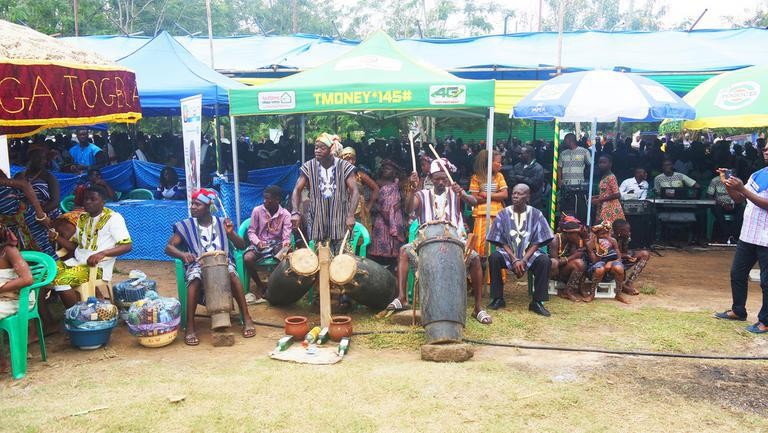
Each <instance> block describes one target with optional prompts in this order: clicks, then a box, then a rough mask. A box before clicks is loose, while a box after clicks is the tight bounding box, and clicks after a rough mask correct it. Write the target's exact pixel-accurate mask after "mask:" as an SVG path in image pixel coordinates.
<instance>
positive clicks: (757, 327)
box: [747, 322, 768, 334]
mask: <svg viewBox="0 0 768 433" xmlns="http://www.w3.org/2000/svg"><path fill="white" fill-rule="evenodd" d="M761 326H762V329H761V328H760V327H761ZM747 331H749V332H751V333H753V334H765V333H766V332H768V326H765V325H763V324H762V323H760V322H757V323H755V324H754V325H749V326H747Z"/></svg>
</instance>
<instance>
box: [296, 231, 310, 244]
mask: <svg viewBox="0 0 768 433" xmlns="http://www.w3.org/2000/svg"><path fill="white" fill-rule="evenodd" d="M296 231H298V232H299V235H300V236H301V240H302V241H304V247H305V248H309V242H307V238H305V237H304V232H302V231H301V227H298V226H297V227H296Z"/></svg>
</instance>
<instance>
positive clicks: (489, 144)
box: [480, 107, 494, 292]
mask: <svg viewBox="0 0 768 433" xmlns="http://www.w3.org/2000/svg"><path fill="white" fill-rule="evenodd" d="M493 112H494V107H488V125H487V130H486V132H485V150H486V151H487V152H488V165H487V166H486V168H487V171H486V176H485V178H486V179H485V181H486V182H487V187H486V189H485V193H486V194H485V237H486V238H488V231H489V230H491V180H493V179H492V178H493V175H492V171H493ZM480 242H483V244H485V258H486V260H485V269H486V272H490V269H489V266H488V257H489V256H490V255H491V248H490V244H489V242H488V241H487V240H486V239H482V240H480ZM486 281H487V279H486V276H485V272H484V273H483V292H485V291H486V287H487V284H486Z"/></svg>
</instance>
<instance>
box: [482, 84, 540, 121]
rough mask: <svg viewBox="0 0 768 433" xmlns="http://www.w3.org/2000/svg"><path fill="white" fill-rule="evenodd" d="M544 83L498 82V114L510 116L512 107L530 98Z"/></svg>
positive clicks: (496, 103)
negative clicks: (527, 97)
mask: <svg viewBox="0 0 768 433" xmlns="http://www.w3.org/2000/svg"><path fill="white" fill-rule="evenodd" d="M541 83H543V81H538V80H496V95H495V97H496V100H495V103H494V105H495V107H496V108H495V109H496V112H497V113H501V114H510V113H512V107H513V106H515V104H517V103H518V102H520V100H521V99H523V98H525V97H526V96H528V94H529V93H531V92H532V91H533V89H535V88H537V87H539V86H540V85H541Z"/></svg>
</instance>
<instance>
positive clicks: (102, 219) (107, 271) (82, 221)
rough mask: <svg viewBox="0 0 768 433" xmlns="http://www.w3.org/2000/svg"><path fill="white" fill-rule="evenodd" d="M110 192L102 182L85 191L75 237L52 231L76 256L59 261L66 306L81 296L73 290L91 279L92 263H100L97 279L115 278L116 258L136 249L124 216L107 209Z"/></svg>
mask: <svg viewBox="0 0 768 433" xmlns="http://www.w3.org/2000/svg"><path fill="white" fill-rule="evenodd" d="M107 198H108V193H107V191H106V190H104V188H102V187H101V186H99V185H91V186H89V187H88V188H87V189H86V190H85V194H84V200H83V207H84V208H85V212H83V213H81V214H80V216H79V217H78V218H77V224H76V228H75V234H74V236H72V237H71V238H67V237H65V236H61V235H60V234H59V233H58V232H57V231H55V230H52V231H50V238H51V240H52V241H55V242H57V243H58V244H59V246H61V247H63V248H65V249H66V250H67V252H68V253H69V254H72V256H71V257H70V258H69V259H67V260H65V261H63V262H62V261H58V262H56V267H57V273H56V278H55V279H54V280H53V284H54V286H53V288H54V290H55V291H56V292H58V294H59V297H60V298H61V302H62V303H63V304H64V306H65V307H66V308H69V307H71V306H73V305H75V304H76V303H77V302H78V301H79V300H80V296H79V295H78V294H77V293H76V292H75V291H74V290H72V288H73V287H77V286H80V285H81V284H83V283H85V282H87V281H88V273H89V269H88V268H89V267H90V266H98V267H99V268H100V269H99V270H98V272H97V274H96V275H97V278H99V279H101V280H104V281H111V280H112V268H113V267H114V266H115V257H117V256H121V255H123V254H127V253H128V252H130V251H131V249H132V248H133V244H132V242H131V236H130V234H129V233H128V227H126V225H125V220H124V219H123V216H122V215H120V214H119V213H117V212H115V211H113V210H112V209H109V208H105V207H104V202H105V200H106V199H107Z"/></svg>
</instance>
